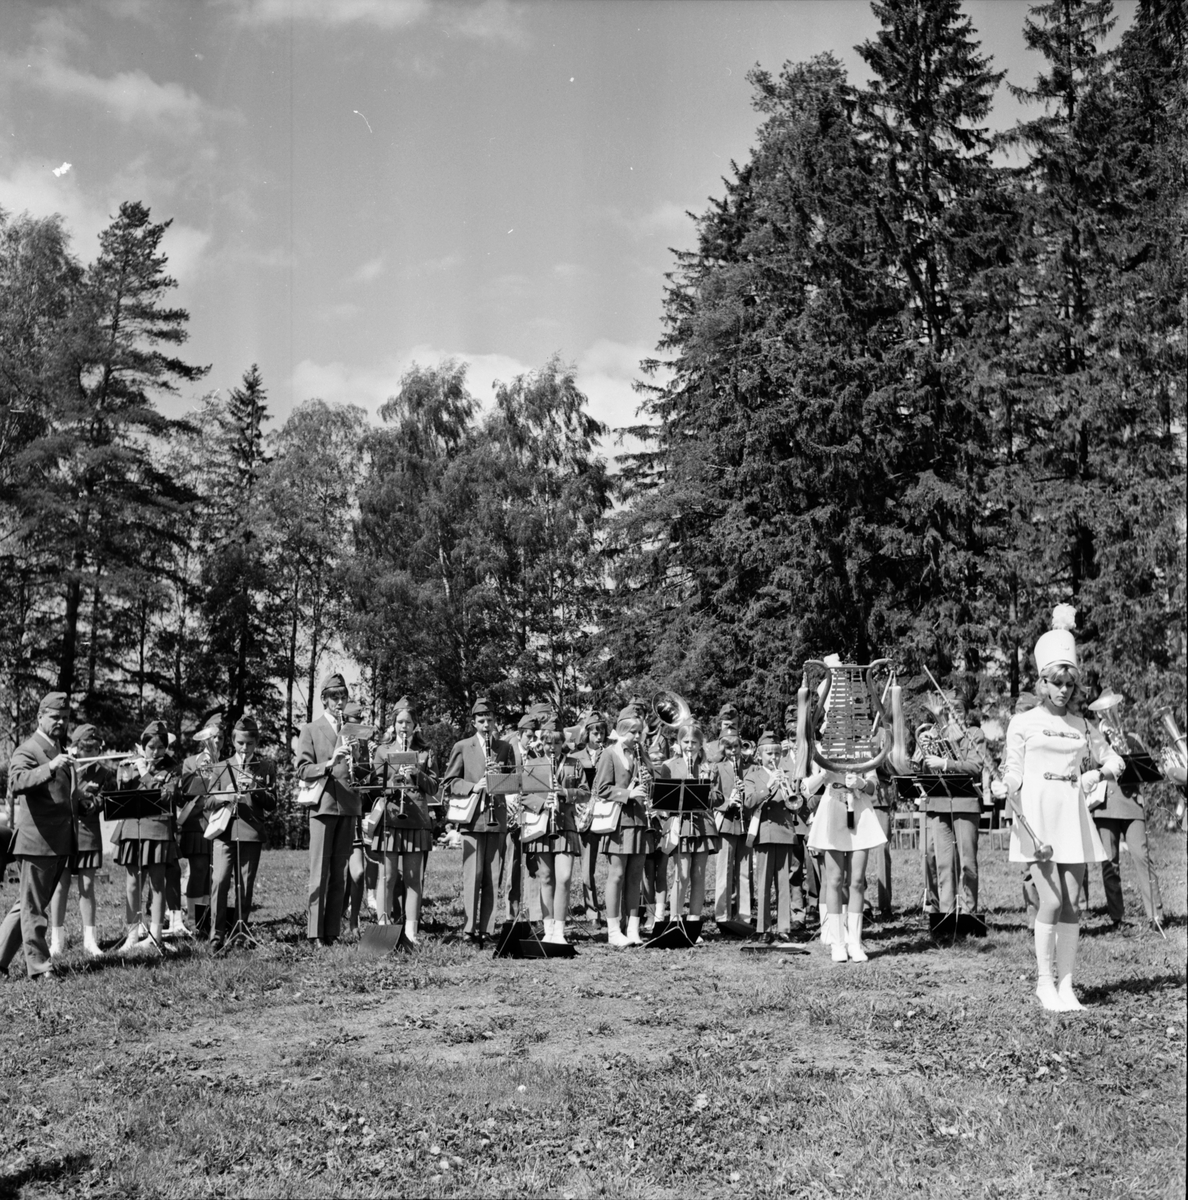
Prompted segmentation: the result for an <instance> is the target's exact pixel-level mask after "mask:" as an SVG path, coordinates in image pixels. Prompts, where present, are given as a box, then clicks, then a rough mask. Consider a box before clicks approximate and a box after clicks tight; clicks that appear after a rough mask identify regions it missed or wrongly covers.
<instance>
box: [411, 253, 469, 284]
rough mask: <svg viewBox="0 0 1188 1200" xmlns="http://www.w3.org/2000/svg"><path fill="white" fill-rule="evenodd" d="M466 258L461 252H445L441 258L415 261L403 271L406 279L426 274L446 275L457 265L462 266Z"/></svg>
mask: <svg viewBox="0 0 1188 1200" xmlns="http://www.w3.org/2000/svg"><path fill="white" fill-rule="evenodd" d="M465 261H466V260H465V259H464V258H463V257H462V255H461V254H444V255H442V257H441V258H426V259H424V260H423V261H421V262H419V263H413V264H412V265H411V266H407V267H405V268H404V270H403V271H401V275H403V276H404V278H405V279H420V278H421V277H423V276H425V275H444V274H445V273H446V272H447V271H452V270H453V269H454V268H455V267H460V266H461V265H462V264H463V262H465Z"/></svg>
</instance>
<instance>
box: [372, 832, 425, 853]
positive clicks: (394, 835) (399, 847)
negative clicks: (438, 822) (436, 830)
mask: <svg viewBox="0 0 1188 1200" xmlns="http://www.w3.org/2000/svg"><path fill="white" fill-rule="evenodd" d="M432 846H433V833H432V831H431V830H428V829H388V830H386V831H385V832H384V844H383V847H382V849H383V850H384V851H385V852H386V853H388V854H428V853H429V850H430V849H431V847H432ZM371 849H372V851H378V850H380V849H381V846H380V839H379V835H378V834H377V835H376V836H375V837H373V838H372V839H371Z"/></svg>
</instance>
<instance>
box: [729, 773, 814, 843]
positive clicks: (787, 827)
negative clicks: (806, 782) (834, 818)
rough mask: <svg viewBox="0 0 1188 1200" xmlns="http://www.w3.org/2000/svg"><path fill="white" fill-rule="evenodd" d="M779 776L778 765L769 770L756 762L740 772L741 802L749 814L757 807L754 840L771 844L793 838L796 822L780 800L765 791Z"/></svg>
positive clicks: (797, 821) (797, 822) (785, 841)
mask: <svg viewBox="0 0 1188 1200" xmlns="http://www.w3.org/2000/svg"><path fill="white" fill-rule="evenodd" d="M778 777H779V768H778V767H777V769H776V770H774V771H769V770H768V769H767V768H766V767H761V766H759V765H758V764H756V765H755V766H753V767H749V768H748V769H747V773H746V775H744V776H743V805H744V807H745V808H746V809H747V816H748V819H749V818H750V815H751V814H752V813H753V812H754V811H755V809H759V835H758V837H756V838H755V844H756V845H757V846H760V845H773V844H780V843H788V842H794V841H795V840H796V834H797V826H798V825H799V824H800V822H799V820H798V819H797V816H796V814H795V813H794V812H792V811H791V810H790V809H789V808H788V805H787V803H786V802H785V801H784V800H781V799H779V798H776V799H774V800H772V799H770V798H769V795H768V793H769V792H770V791H771V788H772V786H773V785H774V784H775V781H776V779H777V778H778Z"/></svg>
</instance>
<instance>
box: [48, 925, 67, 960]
mask: <svg viewBox="0 0 1188 1200" xmlns="http://www.w3.org/2000/svg"><path fill="white" fill-rule="evenodd" d="M49 952H50V958H61V957H62V955H63V954H65V953H66V930H65V929H64V928H62V926H61V925H58V926H56V927H55V926H53V925H51V926H50V947H49Z"/></svg>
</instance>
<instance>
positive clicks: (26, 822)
mask: <svg viewBox="0 0 1188 1200" xmlns="http://www.w3.org/2000/svg"><path fill="white" fill-rule="evenodd" d="M69 708H70V702H69V698H68V697H67V696H66V694H65V692H50V694H49V695H48V696H46V697H45V699H44V700H42V702H41V705H40V706H39V708H38V710H37V731H36V732H35V733H34V734H33V736H32V737H31V738H29V739H28V740H27V741H25V742H22V743H21V745H20V746H18V747H17V748H16V750H15V751H14V752H13V756H12V762H11V764H10V767H9V772H10V776H9V784H10V786H11V788H12V794H13V795H14V796H15V797H16V813H15V830H16V832H15V836H14V838H13V845H12V855H13V858H15V859H16V861H17V862H18V863H19V865H20V873H21V879H20V890H19V892H18V894H17V899H16V902H15V903H14V904H13V906H12V908H11V909H10V910H9V912H8V916H7V917H5V918H4V923H3V924H2V925H0V974H6V973H7V971H8V966H9V963H11V962H12V961H13V959H14V958H16V955H17V951H18V950H20V949H21V948H22V947H23V948H24V954H25V970H26V971H27V972H28V974H29V978H30V979H46V978H49V975H50V971H51V969H52V968H51V962H50V951H49V945H48V943H47V941H46V936H45V934H46V929H47V928H48V925H49V919H48V917H47V915H46V910H47V909H48V907H49V903H50V899H51V897H52V896H53V894H54V889H55V888H56V887H57V886H58V882H59V880H60V879H61V878H62V872H63V871H64V870H65V869H66V865H67V863H68V862H69V859H70V855H71V854H72V853H73V851H74V847H75V831H74V820H75V812H74V809H75V786H76V785H75V778H74V769H73V766H72V764H71V759H70V755H69V754H67V753H66V750H65V748H64V738H65V736H66V719H67V715H68V712H69Z"/></svg>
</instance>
